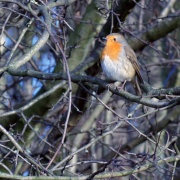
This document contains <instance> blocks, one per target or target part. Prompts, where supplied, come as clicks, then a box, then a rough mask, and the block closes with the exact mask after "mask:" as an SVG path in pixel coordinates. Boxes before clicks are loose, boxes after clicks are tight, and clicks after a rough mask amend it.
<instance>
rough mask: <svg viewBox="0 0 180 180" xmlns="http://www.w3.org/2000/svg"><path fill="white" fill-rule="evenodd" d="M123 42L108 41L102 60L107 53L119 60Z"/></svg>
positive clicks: (113, 58)
mask: <svg viewBox="0 0 180 180" xmlns="http://www.w3.org/2000/svg"><path fill="white" fill-rule="evenodd" d="M121 48H122V47H121V44H120V43H117V42H107V43H106V46H105V47H104V49H103V51H102V54H101V60H103V59H104V57H105V56H106V55H107V56H109V57H110V58H111V59H112V61H118V59H119V58H118V57H119V53H120V52H121Z"/></svg>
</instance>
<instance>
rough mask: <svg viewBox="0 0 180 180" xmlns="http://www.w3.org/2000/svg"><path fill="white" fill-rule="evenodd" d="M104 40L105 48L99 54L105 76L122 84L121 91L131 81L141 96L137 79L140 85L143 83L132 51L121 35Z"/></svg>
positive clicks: (114, 34) (109, 36) (112, 35)
mask: <svg viewBox="0 0 180 180" xmlns="http://www.w3.org/2000/svg"><path fill="white" fill-rule="evenodd" d="M105 39H106V43H105V47H104V49H103V51H102V54H101V67H102V70H103V72H104V74H105V76H106V77H107V78H108V80H111V81H113V82H115V81H119V82H123V85H122V87H121V89H122V88H123V87H124V85H125V84H126V82H127V81H131V82H132V84H133V85H134V88H135V90H136V91H137V93H138V94H142V93H141V90H140V87H139V85H138V82H137V78H138V80H139V82H140V83H143V79H142V76H141V74H140V66H139V64H138V61H137V57H136V54H135V52H134V51H133V49H132V48H131V47H130V46H129V44H128V43H127V41H126V40H125V38H124V37H123V36H122V35H121V34H118V33H112V34H109V35H108V36H106V38H105ZM136 77H137V78H136Z"/></svg>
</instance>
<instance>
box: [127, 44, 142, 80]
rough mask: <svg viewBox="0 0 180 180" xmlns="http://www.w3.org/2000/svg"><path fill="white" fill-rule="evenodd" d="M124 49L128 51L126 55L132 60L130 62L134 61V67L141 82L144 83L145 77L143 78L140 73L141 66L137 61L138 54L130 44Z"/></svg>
mask: <svg viewBox="0 0 180 180" xmlns="http://www.w3.org/2000/svg"><path fill="white" fill-rule="evenodd" d="M124 50H125V53H126V57H127V58H128V59H129V60H130V62H131V63H132V65H133V67H134V69H135V71H136V74H137V76H138V79H139V80H140V82H141V83H143V82H144V81H143V78H142V76H141V73H140V66H139V63H138V61H137V57H136V54H135V53H134V51H133V50H132V49H131V48H129V47H128V46H124Z"/></svg>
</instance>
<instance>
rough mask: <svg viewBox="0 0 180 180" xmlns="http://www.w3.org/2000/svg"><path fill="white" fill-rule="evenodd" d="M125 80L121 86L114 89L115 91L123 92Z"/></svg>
mask: <svg viewBox="0 0 180 180" xmlns="http://www.w3.org/2000/svg"><path fill="white" fill-rule="evenodd" d="M126 82H127V81H126V80H125V81H124V82H123V84H122V85H120V86H118V87H116V89H117V90H118V91H119V92H120V91H121V90H124V88H125V85H126Z"/></svg>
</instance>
